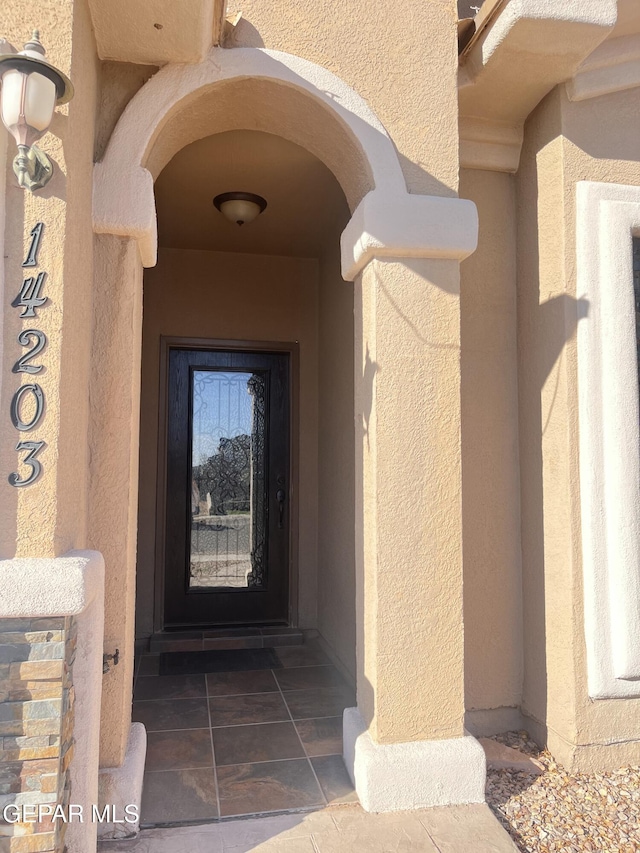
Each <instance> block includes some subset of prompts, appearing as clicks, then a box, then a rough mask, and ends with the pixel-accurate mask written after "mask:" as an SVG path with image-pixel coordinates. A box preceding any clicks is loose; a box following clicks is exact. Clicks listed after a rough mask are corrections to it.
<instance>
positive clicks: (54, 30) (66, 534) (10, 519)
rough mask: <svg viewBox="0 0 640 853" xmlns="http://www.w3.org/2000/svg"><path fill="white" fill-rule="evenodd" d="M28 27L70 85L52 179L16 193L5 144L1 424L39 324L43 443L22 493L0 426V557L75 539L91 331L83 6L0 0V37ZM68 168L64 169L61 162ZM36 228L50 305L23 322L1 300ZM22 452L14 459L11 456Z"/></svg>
mask: <svg viewBox="0 0 640 853" xmlns="http://www.w3.org/2000/svg"><path fill="white" fill-rule="evenodd" d="M34 26H39V28H40V33H41V38H42V41H43V43H44V45H45V47H46V49H47V58H48V59H49V60H50V61H51V62H52V63H53V64H55V65H56V66H57V67H59V68H61V69H62V70H63V71H64V72H65V73H66V74H67V75H69V77H71V79H72V80H73V81H74V83H75V87H76V93H75V97H74V99H73V100H72V101H71V102H70V103H69V104H68V105H67V106H64V107H61V108H58V109H57V111H56V114H55V116H54V119H53V122H52V125H51V130H50V132H49V133H47V134H46V135H45V136H44V137H43V138H42V140H41V141H40V143H39V145H40V147H41V148H42V149H43V150H44V151H46V153H47V154H48V155H49V157H50V158H51V160H52V161H53V163H54V168H55V172H54V176H53V178H52V180H51V182H50V183H49V184H48V186H47V187H46V188H45V189H44V190H43V191H41V192H39V193H38V194H37V195H32V194H30V193H28V192H24V191H23V190H21V189H20V188H19V187H18V186H17V181H16V179H15V177H14V175H13V172H12V171H11V170H10V161H11V160H12V159H13V157H14V156H15V143H14V142H13V140H12V139H10V140H9V144H8V149H9V151H8V154H9V157H8V159H9V164H8V171H7V174H8V178H7V188H6V231H5V247H4V253H3V254H4V261H3V263H4V266H5V281H6V284H5V293H4V303H3V323H4V330H3V339H4V352H3V365H2V370H3V381H2V400H1V401H0V418H1V420H2V423H3V424H10V420H9V405H10V401H11V397H12V396H13V393H14V392H15V390H16V389H17V387H18V385H19V384H20V376H22V377H26V378H25V380H24V381H33V380H32V379H29V378H28V376H27V374H14V373H12V367H13V365H14V363H15V361H16V359H17V358H18V357H19V356H20V355H22V354H24V349H23V348H22V347H21V346H20V345H19V344H18V342H17V341H16V337H17V335H18V333H19V332H20V331H21V330H22V329H24V328H30V327H33V326H34V323H35V327H36V328H38V329H40V330H41V331H43V332H44V333H45V334H46V335H47V338H48V345H47V348H46V350H45V351H44V352H43V354H42V356H41V358H42V363H43V364H44V365H45V370H44V371H42V373H41V374H38V376H39V378H38V382H39V384H40V385H41V386H42V389H43V392H44V395H45V399H46V411H45V414H44V416H43V419H42V421H41V422H40V425H39V427H38V428H37V429H35V430H33V431H32V432H31V433H29V435H28V436H27V438H29V439H30V440H38V441H40V440H44V441H46V442H47V447H46V448H44V449H43V450H42V451H41V453H40V457H39V458H40V459H41V461H42V463H43V467H44V473H43V475H42V477H41V478H40V480H39V481H38V482H37V483H36V484H34V485H33V486H30V487H28V488H25V489H14V488H12V487H11V486H10V485H9V484H8V482H7V475H8V474H9V473H10V472H12V471H17V470H20V473H21V475H22V476H24V475H25V473H26V472H27V471H28V469H26V468H24V467H23V466H20V468H19V469H18V465H17V463H18V458H19V457H18V454H17V453H16V451H15V445H16V442H17V441H18V440H20V439H21V438H25V436H23V435H19V434H18V432H17V431H16V430H15V429H14V428H13V427H11V426H9V428H7V429H3V432H2V443H1V445H0V468H1V470H2V471H3V472H5V473H4V474H3V476H2V477H1V478H0V554H1V555H2V556H3V557H13V556H14V555H16V554H17V555H31V556H47V555H54V554H60V553H63V552H65V551H67V550H68V549H70V548H73V547H83V546H84V545H85V543H86V529H87V528H86V525H87V472H88V455H87V441H86V435H87V422H88V410H89V405H88V386H89V373H88V363H89V359H88V353H89V347H90V333H91V264H92V245H93V235H92V221H91V179H92V160H93V157H92V154H93V134H94V126H95V111H96V103H97V59H96V55H95V45H94V42H93V33H92V29H91V21H90V19H89V13H88V10H87V8H86V4H85V3H84V2H81V0H78V2H71V0H67V2H63V3H61V2H56V0H44V2H38V3H35V2H30V0H24V2H20V3H5V4H3V5H2V8H1V9H0V35H2V36H3V37H5V38H7V39H8V40H9V41H10V42H11V43H13V44H14V45H15V46H16V47H17V48H18V49H22V45H23V43H24V42H25V41H26V40H27V39H28V38H29V36H30V35H31V30H32V28H33V27H34ZM69 164H72V165H73V167H72V168H70V166H69ZM38 221H42V222H44V223H45V231H44V235H43V240H42V244H41V251H40V256H39V267H38V269H37V272H40V271H42V270H45V271H46V272H47V273H48V275H47V279H46V284H45V295H46V296H48V298H49V302H48V303H47V304H46V305H45V306H43V307H42V309H40V310H39V311H38V317H37V319H36V320H35V321H34V319H30V320H29V319H20V318H19V313H20V311H19V310H18V309H16V308H13V307H11V301H12V300H13V299H14V298H15V296H16V294H17V293H18V292H19V290H20V286H21V284H22V280H23V270H22V269H21V264H22V261H23V260H24V253H25V246H26V245H27V241H28V239H29V236H28V235H29V232H30V231H31V229H32V228H33V226H34V225H35V224H36V223H37V222H38ZM22 456H24V454H22Z"/></svg>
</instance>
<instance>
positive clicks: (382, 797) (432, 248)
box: [91, 49, 484, 810]
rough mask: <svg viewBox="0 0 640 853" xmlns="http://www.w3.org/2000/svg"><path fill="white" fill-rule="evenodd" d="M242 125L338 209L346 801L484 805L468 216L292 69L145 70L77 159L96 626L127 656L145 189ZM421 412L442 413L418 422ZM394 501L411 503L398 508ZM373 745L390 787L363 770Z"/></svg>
mask: <svg viewBox="0 0 640 853" xmlns="http://www.w3.org/2000/svg"><path fill="white" fill-rule="evenodd" d="M249 130H250V131H260V132H264V133H270V134H273V135H275V136H279V137H282V138H283V139H285V140H287V142H289V143H293V144H295V145H298V146H300V147H301V148H302V149H304V150H305V151H306V152H308V154H309V155H313V156H314V157H316V158H317V159H318V160H319V161H321V163H323V164H324V166H325V167H326V168H327V169H328V171H329V172H330V173H332V174H333V176H334V177H335V178H336V179H337V182H338V184H339V185H340V187H341V191H342V192H343V193H344V196H345V198H346V203H347V205H348V208H349V210H350V212H351V219H350V220H349V223H348V225H347V227H346V228H345V230H344V231H343V233H342V237H341V240H340V243H341V261H340V270H341V275H342V277H343V278H344V279H346V280H347V281H355V285H354V332H353V347H354V354H355V355H354V363H355V371H354V385H353V405H354V414H355V430H354V436H355V438H354V445H355V453H354V457H355V458H354V460H353V475H354V484H355V508H354V539H355V574H356V583H355V587H356V596H355V597H356V647H357V655H356V658H357V665H356V679H357V689H358V710H357V711H356V709H352V710H353V713H352V714H351V716H350V717H349V720H350V723H349V727H348V732H347V734H346V737H345V756H346V760H347V763H348V764H349V767H350V772H351V774H352V777H353V778H355V780H356V785H357V788H358V792H359V793H360V794H361V799H362V800H363V804H364V805H365V807H367V808H372V809H375V810H384V809H386V808H401V807H409V806H410V805H411V804H412V803H413V804H415V803H418V802H419V803H422V804H424V803H427V802H430V803H436V802H438V803H444V802H447V803H449V802H456V801H457V802H460V801H475V800H477V799H478V798H480V799H482V778H481V776H482V767H483V766H484V765H483V761H484V759H483V758H482V751H481V750H480V748H479V747H478V746H477V744H475V742H473V740H472V739H470V738H466V737H464V736H463V735H464V732H463V729H462V718H463V711H464V708H463V700H462V696H463V691H462V684H463V673H462V620H461V596H462V583H461V578H462V576H461V557H460V537H461V525H460V519H459V501H458V499H457V494H458V489H459V358H458V350H457V348H458V345H459V337H458V310H459V307H458V282H459V274H458V263H459V260H460V259H461V258H463V257H465V256H466V255H467V254H469V253H470V252H471V251H473V249H474V248H475V240H476V233H477V216H476V212H475V207H474V206H473V204H471V203H468V202H464V201H460V200H458V199H457V198H451V197H432V196H418V195H411V194H408V193H407V192H406V188H405V185H404V180H403V177H402V172H401V169H400V166H399V163H398V158H397V155H396V152H395V149H394V147H393V144H392V142H391V140H390V139H389V137H388V136H387V134H386V133H385V131H384V129H383V128H382V126H381V125H380V123H379V122H378V120H377V119H376V118H375V116H374V115H373V113H372V112H371V110H370V109H369V107H368V106H367V105H366V104H365V103H364V102H363V101H362V99H361V98H359V97H358V95H357V94H356V93H355V92H353V90H351V89H350V88H349V87H348V86H346V85H345V84H344V83H342V82H341V81H340V80H338V78H336V77H335V76H334V75H332V74H330V73H329V72H327V71H326V70H324V69H321V68H318V67H317V66H315V65H313V64H312V63H309V62H306V61H305V60H301V59H299V58H296V57H291V56H287V55H284V54H277V53H273V52H269V51H266V50H253V49H238V50H229V51H225V50H219V49H214V50H212V51H211V53H210V54H209V57H208V58H207V60H206V61H205V62H203V63H202V64H201V65H198V66H179V67H178V66H175V67H171V66H169V67H167V68H165V69H163V70H162V71H161V72H159V73H158V74H157V75H155V76H154V77H153V78H152V79H151V80H150V81H149V83H147V84H146V85H145V86H144V87H143V89H142V90H141V91H140V92H139V94H138V95H137V96H136V97H134V98H133V100H132V101H131V102H130V104H129V106H128V107H127V109H126V110H125V112H124V114H123V116H122V118H121V119H120V121H119V123H118V125H117V127H116V129H115V131H114V134H113V136H112V139H111V141H110V143H109V146H108V149H107V152H106V155H105V158H104V160H103V162H102V163H99V164H97V165H96V167H95V182H94V229H95V231H96V233H97V235H98V236H97V251H96V258H97V262H96V275H95V281H96V300H95V318H96V324H95V328H96V332H95V340H96V350H95V354H94V360H95V361H94V367H93V377H94V388H93V426H92V437H91V441H92V448H93V457H92V477H93V481H94V483H96V484H97V483H100V489H99V490H97V489H96V491H95V492H94V497H93V498H92V510H91V512H92V529H93V530H95V531H96V533H95V536H94V540H95V541H94V543H93V544H94V547H96V548H98V549H99V550H101V551H102V552H103V554H104V556H105V560H106V563H107V615H106V626H107V627H106V633H107V635H108V638H109V641H110V643H111V644H112V645H113V644H118V643H120V644H121V646H122V647H125V648H132V646H133V630H134V629H133V609H134V593H133V589H134V584H135V548H136V528H137V515H136V509H137V491H138V470H137V457H138V438H139V436H140V433H139V428H138V419H137V413H138V411H139V400H140V372H139V365H140V358H141V341H140V332H141V328H142V319H141V314H142V265H141V262H142V264H143V265H144V266H147V267H150V266H153V265H154V264H155V262H156V257H157V221H156V208H155V199H154V180H155V179H156V178H157V177H158V175H159V174H160V173H161V171H162V169H163V168H164V167H165V166H167V164H168V163H170V161H171V159H172V157H173V156H174V155H176V154H177V152H179V151H182V150H183V149H185V148H186V146H189V145H190V144H192V143H195V144H199V143H198V141H199V140H204V139H205V138H207V137H211V136H212V135H214V136H216V135H221V134H223V133H225V132H231V131H249ZM220 138H221V137H220ZM169 168H170V166H169ZM245 189H250V188H245ZM213 193H214V190H212V194H213ZM266 221H267V220H266V219H265V222H266ZM333 257H334V258H335V253H334V255H333ZM336 266H337V265H336ZM159 269H160V268H159ZM336 276H337V268H336ZM347 286H349V285H345V287H347ZM443 407H444V408H443ZM437 411H444V412H445V416H444V417H443V418H440V419H439V423H438V428H437V429H435V428H434V413H435V412H437ZM338 444H339V442H338ZM427 470H428V471H429V474H430V476H429V477H425V472H426V471H427ZM407 501H409V502H410V503H413V504H414V505H415V506H414V508H413V509H411V511H410V512H408V514H407V511H408V510H409V507H408V504H407ZM434 519H446V524H443V525H439V524H438V525H436V524H434V521H433V520H434ZM409 521H411V523H409ZM114 530H116V531H118V536H116V537H114V536H113V531H114ZM442 589H447V595H446V596H443V595H442ZM425 614H427V617H426V618H425ZM131 675H132V670H131V664H130V663H129V662H128V661H127V665H126V666H125V667H122V668H120V669H119V671H118V672H117V673H116V674H115V675H114V676H113V677H111V678H109V679H107V680H105V691H104V695H103V716H104V717H105V718H108V719H109V720H110V721H111V723H110V725H109V726H103V763H104V764H105V765H107V766H113V765H118V764H119V763H121V762H122V760H123V758H124V755H125V753H126V744H127V737H128V729H129V726H128V720H129V707H130V706H129V701H130V695H131V692H130V678H131ZM454 683H455V685H457V687H453V686H452V684H454ZM433 738H437V739H438V740H435V741H434V740H432V739H433ZM434 743H435V744H437V752H438V756H436V758H437V760H436V761H435V764H434V762H433V761H432V753H433V748H434V747H433V744H434ZM391 755H393V756H395V758H394V759H393V760H394V762H395V763H396V766H397V772H398V773H399V774H402V779H401V778H400V777H398V778H397V779H396V780H395V781H394V780H389V779H383V777H382V776H381V775H380V767H382V766H386V765H387V764H388V762H389V760H390V758H389V756H391ZM434 755H435V754H434ZM442 755H445V756H449V759H450V760H449V759H447V760H445V761H444V763H443V761H442V760H441V756H442ZM396 759H397V760H396ZM467 765H469V766H470V767H471V772H470V773H466V771H465V770H464V768H466V767H467ZM383 775H384V774H383ZM409 779H410V780H411V781H410V783H409V782H408V781H407V780H409Z"/></svg>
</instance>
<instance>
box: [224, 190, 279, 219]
mask: <svg viewBox="0 0 640 853" xmlns="http://www.w3.org/2000/svg"><path fill="white" fill-rule="evenodd" d="M213 203H214V205H215V207H216V209H217V210H219V211H220V213H221V214H222V215H223V216H224V217H225V218H226V219H228V220H229V222H235V223H236V225H244V224H245V223H246V222H253V220H254V219H255V218H256V217H257V216H260V214H261V213H262V211H263V210H264V209H265V207H266V206H267V202H266V201H265V200H264V199H263V198H262V196H261V195H256V194H255V193H221V194H220V195H217V196H216V197H215V198H214V200H213Z"/></svg>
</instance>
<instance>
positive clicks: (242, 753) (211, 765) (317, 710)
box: [133, 641, 357, 826]
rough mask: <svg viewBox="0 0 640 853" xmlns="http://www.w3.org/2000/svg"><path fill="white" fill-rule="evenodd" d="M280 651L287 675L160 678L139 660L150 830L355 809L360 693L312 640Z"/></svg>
mask: <svg viewBox="0 0 640 853" xmlns="http://www.w3.org/2000/svg"><path fill="white" fill-rule="evenodd" d="M276 652H277V655H278V658H279V659H280V662H281V663H282V669H273V670H258V671H254V672H221V673H209V674H207V675H170V676H159V675H158V674H157V673H158V663H159V656H158V655H157V654H149V655H143V656H142V657H141V658H140V659H139V661H138V664H137V667H136V679H135V684H134V696H133V698H134V702H133V719H134V721H139V722H142V723H144V725H145V726H146V729H147V738H148V748H147V763H146V768H145V778H144V789H143V796H142V815H141V823H142V825H143V826H158V825H163V824H173V823H194V822H198V821H209V820H217V819H220V818H225V817H235V816H238V815H251V814H261V813H266V812H281V811H287V810H291V809H312V808H322V807H323V806H326V805H328V804H332V803H345V802H354V801H357V797H356V794H355V792H354V791H353V788H352V785H351V782H350V780H349V777H348V775H347V772H346V769H345V767H344V763H343V761H342V712H343V710H344V708H346V707H349V706H352V705H355V696H354V692H353V690H352V689H351V687H350V686H349V685H348V684H347V683H346V682H345V681H344V679H343V678H342V676H341V675H340V673H339V672H338V670H337V669H336V668H335V667H334V666H332V665H331V663H330V661H329V660H328V658H327V657H326V656H325V655H324V653H323V652H322V651H321V650H320V649H319V648H318V647H317V646H315V645H314V644H313V641H312V642H311V643H309V644H306V645H301V646H286V647H282V648H276Z"/></svg>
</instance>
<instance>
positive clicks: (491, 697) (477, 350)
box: [460, 169, 522, 712]
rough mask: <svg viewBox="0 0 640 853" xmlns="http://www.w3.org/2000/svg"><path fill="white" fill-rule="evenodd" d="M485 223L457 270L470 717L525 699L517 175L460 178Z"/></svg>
mask: <svg viewBox="0 0 640 853" xmlns="http://www.w3.org/2000/svg"><path fill="white" fill-rule="evenodd" d="M460 195H461V196H462V197H463V198H470V199H472V200H473V201H474V202H475V203H476V205H477V207H478V213H479V218H480V232H479V237H478V249H477V250H476V252H474V254H473V255H471V256H470V257H469V258H467V260H466V261H464V262H463V264H462V265H461V268H460V276H461V284H460V320H461V372H462V378H461V406H462V526H463V561H464V632H465V707H466V709H467V711H472V712H473V711H477V710H488V709H499V708H516V707H518V706H519V705H520V701H521V698H522V600H521V598H522V597H521V558H520V511H519V510H520V493H519V477H518V392H517V364H516V355H517V350H516V346H517V342H516V268H515V266H516V223H515V203H516V201H515V185H514V178H513V176H512V175H507V174H504V173H501V172H485V171H479V170H470V169H466V170H462V172H461V175H460Z"/></svg>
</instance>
